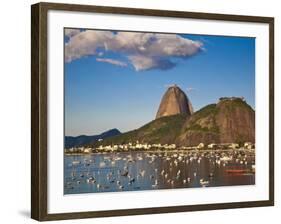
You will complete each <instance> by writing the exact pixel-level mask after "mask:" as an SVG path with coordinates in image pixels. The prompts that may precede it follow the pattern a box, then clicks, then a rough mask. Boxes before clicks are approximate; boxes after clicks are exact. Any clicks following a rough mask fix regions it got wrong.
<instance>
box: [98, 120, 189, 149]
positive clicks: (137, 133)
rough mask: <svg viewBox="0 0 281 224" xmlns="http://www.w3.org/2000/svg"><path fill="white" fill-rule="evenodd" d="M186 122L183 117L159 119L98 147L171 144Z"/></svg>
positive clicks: (105, 141) (107, 140)
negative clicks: (137, 143)
mask: <svg viewBox="0 0 281 224" xmlns="http://www.w3.org/2000/svg"><path fill="white" fill-rule="evenodd" d="M185 120H186V116H184V115H172V116H167V117H161V118H159V119H156V120H153V121H151V122H150V123H148V124H146V125H144V126H142V127H140V128H139V129H137V130H133V131H129V132H126V133H124V134H121V135H118V136H115V137H111V138H108V139H105V140H104V141H102V142H99V143H98V145H110V144H126V143H129V142H136V141H139V142H140V143H162V144H172V143H174V142H175V139H176V137H177V136H178V135H179V134H180V132H181V128H182V125H183V124H184V122H185Z"/></svg>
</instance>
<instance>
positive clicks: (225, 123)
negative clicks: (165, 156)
mask: <svg viewBox="0 0 281 224" xmlns="http://www.w3.org/2000/svg"><path fill="white" fill-rule="evenodd" d="M248 141H249V142H255V111H254V110H253V109H252V108H251V107H250V106H249V105H248V104H247V103H246V102H245V101H244V100H243V99H240V98H227V99H223V100H220V101H219V102H218V103H217V104H210V105H208V106H206V107H204V108H202V109H201V110H199V111H197V112H196V113H194V114H193V115H192V117H190V119H188V120H187V121H186V122H185V124H184V125H183V127H182V132H181V134H180V136H179V137H178V138H177V140H176V142H177V144H178V145H188V146H194V145H198V144H199V143H201V142H202V143H204V144H210V143H243V142H248Z"/></svg>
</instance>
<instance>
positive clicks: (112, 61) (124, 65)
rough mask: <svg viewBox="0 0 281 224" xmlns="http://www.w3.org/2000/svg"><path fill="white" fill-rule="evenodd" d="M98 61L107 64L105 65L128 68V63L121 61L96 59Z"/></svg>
mask: <svg viewBox="0 0 281 224" xmlns="http://www.w3.org/2000/svg"><path fill="white" fill-rule="evenodd" d="M96 61H99V62H105V63H109V64H112V65H117V66H121V67H126V66H127V63H125V62H122V61H119V60H115V59H111V58H96Z"/></svg>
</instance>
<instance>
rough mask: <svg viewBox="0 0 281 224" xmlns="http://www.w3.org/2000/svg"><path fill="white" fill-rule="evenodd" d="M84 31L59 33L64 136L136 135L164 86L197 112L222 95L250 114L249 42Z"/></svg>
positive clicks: (252, 62) (252, 83)
mask: <svg viewBox="0 0 281 224" xmlns="http://www.w3.org/2000/svg"><path fill="white" fill-rule="evenodd" d="M87 31H88V30H79V29H77V30H73V29H69V30H66V31H65V35H66V36H65V74H64V75H65V135H71V136H77V135H82V134H86V135H94V134H99V133H101V132H104V131H106V130H109V129H112V128H118V129H119V130H120V131H121V132H125V131H129V130H133V129H136V128H138V127H140V126H142V125H144V124H146V123H148V122H150V121H151V120H153V119H154V118H155V116H156V112H157V109H158V106H159V104H160V101H161V98H162V96H163V94H164V92H165V91H166V89H167V86H168V85H170V84H177V85H178V86H179V87H180V88H181V89H182V90H183V91H184V92H185V93H186V94H187V96H188V97H189V99H190V100H191V102H192V105H193V107H194V109H195V111H196V110H198V109H200V108H202V107H204V106H206V105H208V104H211V103H216V102H217V101H218V99H219V98H220V97H223V96H243V97H245V99H246V101H247V103H248V104H250V105H251V106H252V107H253V108H255V39H254V38H245V37H243V38H242V37H223V36H206V35H190V34H185V35H182V34H177V35H174V34H173V35H171V36H167V35H164V36H161V35H158V34H156V35H151V34H150V35H141V34H142V33H137V35H132V34H128V33H121V32H120V34H119V33H118V32H111V31H105V32H103V33H101V32H100V31H93V32H89V33H86V32H87ZM133 34H136V33H133ZM140 35H141V36H140Z"/></svg>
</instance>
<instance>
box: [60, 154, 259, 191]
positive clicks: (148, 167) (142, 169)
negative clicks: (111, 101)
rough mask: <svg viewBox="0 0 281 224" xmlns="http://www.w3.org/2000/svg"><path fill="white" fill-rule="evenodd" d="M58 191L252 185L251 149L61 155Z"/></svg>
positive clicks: (252, 157) (253, 158) (253, 176)
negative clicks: (61, 185)
mask: <svg viewBox="0 0 281 224" xmlns="http://www.w3.org/2000/svg"><path fill="white" fill-rule="evenodd" d="M64 158H65V162H64V178H65V179H64V193H65V194H77V193H92V192H115V191H137V190H152V189H172V188H193V187H212V186H232V185H252V184H255V173H254V172H255V170H254V165H255V155H254V152H253V151H241V150H240V151H239V150H231V151H219V152H218V151H216V152H214V151H212V152H211V151H202V152H198V151H197V152H175V151H173V152H172V151H170V152H120V153H95V154H87V155H65V157H64Z"/></svg>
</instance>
